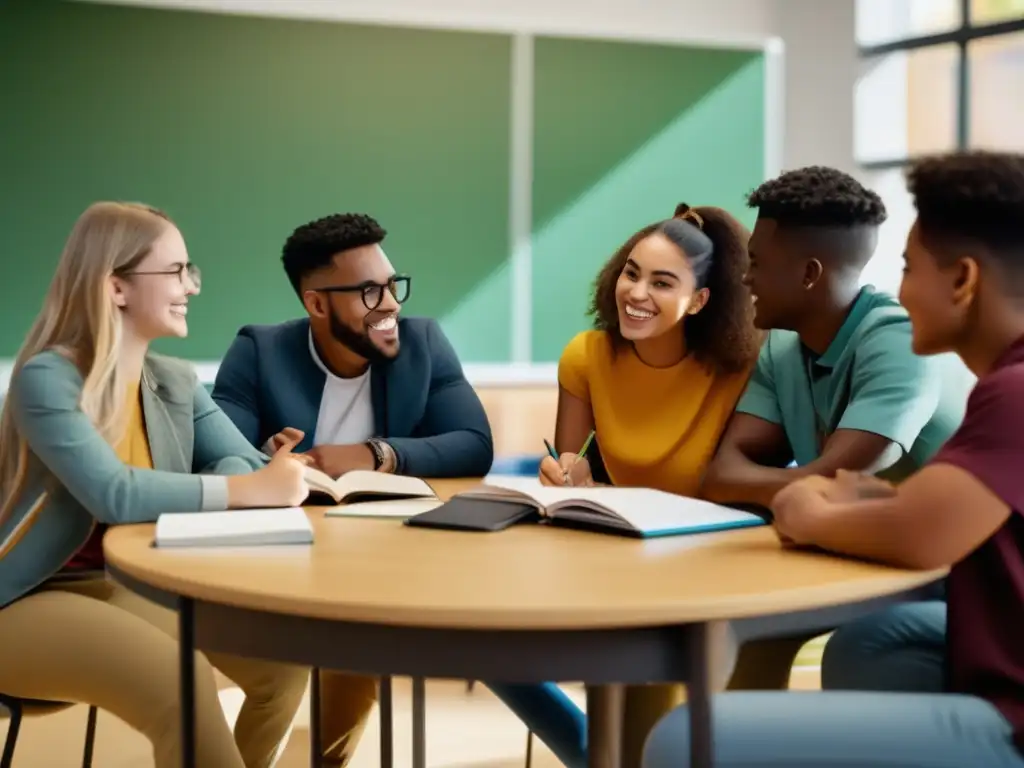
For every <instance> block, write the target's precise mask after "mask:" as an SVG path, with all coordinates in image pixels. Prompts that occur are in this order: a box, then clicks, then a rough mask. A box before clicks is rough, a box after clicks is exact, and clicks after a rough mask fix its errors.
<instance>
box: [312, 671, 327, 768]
mask: <svg viewBox="0 0 1024 768" xmlns="http://www.w3.org/2000/svg"><path fill="white" fill-rule="evenodd" d="M322 727H323V722H322V720H321V719H320V667H313V669H312V670H310V673H309V765H310V768H321V765H322V764H323V756H324V755H323V752H324V741H323V738H321V728H322Z"/></svg>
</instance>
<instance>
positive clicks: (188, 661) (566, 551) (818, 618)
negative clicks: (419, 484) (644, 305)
mask: <svg viewBox="0 0 1024 768" xmlns="http://www.w3.org/2000/svg"><path fill="white" fill-rule="evenodd" d="M477 482H479V481H474V480H448V481H444V480H437V481H431V484H432V486H433V487H434V489H435V491H436V492H437V493H438V495H439V496H440V497H441V498H447V497H449V496H451V495H452V494H453V493H456V492H458V491H459V490H463V489H465V488H467V487H470V486H471V485H473V484H475V483H477ZM309 515H310V518H311V520H312V522H313V527H314V531H315V543H314V544H313V545H312V546H309V547H298V548H293V547H267V548H266V549H263V550H259V549H254V548H248V549H239V550H236V551H234V552H232V551H227V550H201V549H189V550H184V549H183V550H177V551H176V550H168V549H156V548H154V547H153V526H152V525H133V526H118V527H115V528H112V529H111V530H110V531H109V532H108V533H107V535H106V537H105V539H104V551H105V554H106V560H107V564H108V569H109V570H110V571H111V573H112V575H113V577H114V578H116V579H117V580H118V581H120V582H122V583H123V584H125V585H126V586H127V587H129V588H131V589H133V590H135V591H137V592H139V593H140V594H142V595H144V596H146V597H148V598H150V599H152V600H155V601H156V602H159V603H161V604H163V605H166V606H169V607H172V608H175V609H177V610H178V611H179V613H180V627H181V646H182V683H183V701H184V702H191V701H192V698H191V695H192V683H193V680H192V677H193V675H194V668H193V663H194V662H193V658H194V657H193V650H194V648H195V647H199V648H201V649H203V650H208V651H218V652H227V653H236V654H240V655H244V656H253V657H257V658H268V659H276V660H279V661H288V662H294V663H300V664H305V665H309V666H317V667H326V668H331V669H344V670H348V671H352V672H361V673H367V674H375V675H382V676H386V675H410V676H412V677H420V678H422V677H435V678H440V677H450V678H460V679H475V680H484V681H487V680H494V681H501V682H513V683H514V682H543V681H560V680H561V681H566V680H575V681H583V682H585V683H587V684H588V713H589V717H588V722H589V729H590V734H589V761H590V765H591V766H614V765H618V751H619V736H620V726H621V722H620V720H621V695H620V694H621V689H620V688H619V687H618V686H620V685H621V684H625V683H643V682H685V683H687V685H688V691H687V699H688V702H689V706H690V713H691V719H692V723H691V725H692V729H693V730H692V734H693V738H692V741H693V754H692V758H691V761H692V762H691V764H692V765H693V766H710V765H711V730H710V702H709V693H710V690H709V689H710V684H709V666H710V661H709V660H710V657H711V651H712V650H713V648H712V646H713V638H715V637H718V636H719V635H718V632H717V630H719V629H721V628H722V627H724V626H725V623H726V622H728V625H729V626H730V627H731V628H732V631H733V632H734V633H735V635H736V638H737V640H739V641H741V642H742V641H747V640H752V639H758V638H767V637H780V636H787V635H794V634H798V633H807V632H817V631H821V632H827V631H829V630H830V629H832V628H834V627H836V626H838V625H839V624H841V623H843V622H845V621H849V620H850V619H853V618H856V617H858V616H862V615H864V614H867V613H869V612H872V611H875V610H878V609H880V608H882V607H884V606H885V605H887V604H890V603H893V602H896V601H900V600H907V599H914V598H916V597H918V596H920V595H922V594H924V591H925V590H926V589H927V587H928V586H929V585H931V584H933V583H934V582H935V581H937V580H939V579H941V578H942V577H943V576H944V573H945V572H944V571H939V572H934V571H933V572H912V571H903V570H899V569H894V568H888V567H882V566H877V565H871V564H867V563H863V562H857V561H853V560H846V559H841V558H837V557H832V556H829V555H825V554H821V553H815V552H808V551H800V550H793V549H783V548H782V547H781V546H780V545H779V543H778V540H777V539H776V537H775V536H774V534H773V532H772V530H771V529H770V528H767V527H766V528H757V529H744V530H739V531H729V532H723V533H717V534H706V535H699V536H679V537H668V538H662V539H657V540H649V541H639V540H634V539H629V538H625V537H618V536H612V535H602V534H596V533H587V532H579V531H573V530H566V529H559V528H553V527H549V526H542V525H524V526H519V527H513V528H511V529H508V530H506V531H502V532H499V533H456V532H450V531H440V530H430V529H423V528H413V527H409V526H405V525H402V524H401V522H400V521H398V520H382V519H366V518H343V517H325V516H324V514H323V509H322V508H321V509H317V508H310V509H309ZM183 709H184V707H183ZM185 721H186V722H187V721H188V718H187V717H186V718H185ZM414 726H415V722H414ZM415 731H419V733H418V738H420V739H422V728H418V729H417V728H415V727H414V732H415ZM185 735H186V736H187V737H188V738H187V739H186V747H187V748H186V750H185V752H186V765H191V763H188V757H189V755H191V748H192V743H191V739H192V738H193V736H194V732H192V729H191V727H189V726H187V725H186V727H185ZM414 736H416V734H415V733H414ZM413 752H414V763H415V766H414V768H421V767H422V761H423V760H424V755H423V745H422V743H420V744H419V745H418V746H417V745H415V744H414V750H413Z"/></svg>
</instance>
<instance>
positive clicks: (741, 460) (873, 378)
mask: <svg viewBox="0 0 1024 768" xmlns="http://www.w3.org/2000/svg"><path fill="white" fill-rule="evenodd" d="M748 204H749V205H750V206H751V207H752V208H756V209H757V210H758V218H757V222H756V224H755V226H754V230H753V233H752V235H751V238H750V245H749V251H750V268H749V272H748V275H747V283H748V285H749V286H750V289H751V293H752V294H753V299H754V302H755V318H754V322H755V324H756V325H757V326H758V327H759V328H762V329H764V330H767V331H769V333H768V337H767V339H766V340H765V342H764V345H763V346H762V349H761V356H760V358H759V360H758V363H757V367H756V369H755V371H754V373H753V374H752V376H751V379H750V382H749V384H748V387H747V391H746V392H745V394H744V395H743V397H742V399H741V400H740V403H739V405H738V406H737V409H736V414H735V416H734V417H733V419H732V421H731V423H730V425H729V428H728V430H727V431H726V434H725V435H724V437H723V438H722V442H721V445H720V446H719V449H718V452H717V454H716V456H715V458H714V460H713V461H712V463H711V465H710V466H709V468H708V472H707V476H706V478H705V480H704V487H703V492H704V495H705V496H706V497H707V498H709V499H712V500H715V501H720V502H726V503H750V504H757V505H761V506H768V505H769V504H770V503H771V500H772V497H773V496H774V495H775V494H776V493H777V492H778V491H779V490H781V489H782V488H783V487H784V486H786V485H787V484H789V483H791V482H792V481H794V480H796V479H798V478H800V477H803V476H806V475H811V474H815V475H825V476H832V475H834V474H835V472H836V470H839V469H845V470H853V471H858V472H864V473H870V474H875V475H878V476H880V477H883V478H885V479H888V480H891V481H894V482H895V481H898V480H900V479H902V478H903V477H906V476H907V475H909V474H910V473H911V472H913V471H914V470H916V469H917V468H919V467H921V466H922V465H923V464H924V463H925V462H926V461H927V460H928V459H930V458H931V456H933V455H934V454H935V453H936V452H937V451H938V449H939V448H940V447H941V445H942V444H943V443H944V442H945V441H946V439H947V438H949V437H950V435H952V434H953V432H954V431H955V430H956V428H957V427H958V426H959V423H960V420H961V418H962V417H963V410H964V402H963V397H962V395H959V394H958V393H957V391H956V389H955V388H953V387H951V386H950V385H949V384H950V380H951V377H950V375H949V373H950V369H948V368H946V366H949V365H951V364H952V361H951V360H949V359H948V358H946V359H940V358H929V357H919V356H917V355H915V354H914V353H913V351H912V350H911V329H910V321H909V318H908V317H907V313H906V311H905V310H904V309H903V308H902V307H901V306H900V305H899V303H898V302H897V301H896V299H895V298H893V297H891V296H888V295H886V294H884V293H880V292H878V291H876V290H875V289H874V288H873V287H871V286H865V287H861V284H860V277H861V272H862V271H863V269H864V267H865V266H866V265H867V263H868V261H869V259H870V258H871V256H872V254H873V253H874V250H875V246H876V244H877V242H878V228H879V225H881V224H882V222H883V221H885V218H886V212H885V206H884V205H883V203H882V201H881V199H880V198H879V197H878V195H876V194H875V193H874V192H872V191H870V190H868V189H865V188H864V187H863V186H861V184H860V183H858V182H857V181H856V180H855V179H853V178H852V177H851V176H848V175H847V174H845V173H842V172H840V171H837V170H835V169H832V168H824V167H820V166H813V167H809V168H802V169H799V170H795V171H790V172H788V173H785V174H783V175H782V176H780V177H778V178H776V179H773V180H771V181H768V182H766V183H764V184H762V185H761V187H759V188H758V189H757V190H755V191H754V192H753V193H752V194H751V195H750V198H749V200H748ZM794 462H795V466H794V465H793V464H794ZM921 618H922V617H921V616H918V615H917V614H915V615H914V617H913V619H914V620H915V621H916V620H921ZM926 618H927V619H928V620H929V621H930V620H931V615H930V614H929V616H928V617H926ZM933 623H934V624H935V631H936V638H935V639H936V643H937V644H940V643H941V642H942V636H941V635H942V631H944V622H943V624H942V626H941V627H940V626H939V625H938V623H935V622H933ZM809 639H810V638H809V637H799V638H792V639H785V640H779V641H772V642H764V643H755V644H750V645H747V646H744V647H743V649H742V650H741V651H740V654H739V658H738V660H737V664H736V668H735V670H734V673H733V677H732V680H731V681H730V688H748V689H749V688H784V687H786V685H787V682H788V679H789V672H790V667H791V666H792V662H793V659H794V658H795V656H796V654H797V652H798V651H799V649H800V647H801V646H802V645H803V644H804V643H805V642H806V641H807V640H809Z"/></svg>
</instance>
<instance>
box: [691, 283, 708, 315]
mask: <svg viewBox="0 0 1024 768" xmlns="http://www.w3.org/2000/svg"><path fill="white" fill-rule="evenodd" d="M710 298H711V291H710V290H709V289H707V288H701V289H700V290H699V291H697V292H696V293H695V294H693V297H692V298H691V299H690V306H688V307H687V308H686V314H688V315H696V314H697V313H698V312H700V311H701V310H702V309H704V307H706V306H707V305H708V300H709V299H710Z"/></svg>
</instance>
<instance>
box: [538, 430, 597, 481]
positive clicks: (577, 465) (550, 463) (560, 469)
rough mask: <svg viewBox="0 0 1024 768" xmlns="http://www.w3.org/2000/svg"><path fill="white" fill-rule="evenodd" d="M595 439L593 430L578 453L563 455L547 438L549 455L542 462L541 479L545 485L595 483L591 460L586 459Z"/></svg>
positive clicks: (545, 444) (546, 445)
mask: <svg viewBox="0 0 1024 768" xmlns="http://www.w3.org/2000/svg"><path fill="white" fill-rule="evenodd" d="M593 439H594V432H593V430H591V432H590V435H589V436H588V437H587V439H586V442H584V443H583V447H582V448H580V450H579V452H577V453H568V452H567V453H563V454H562V455H561V456H559V455H558V453H557V452H556V451H555V449H554V447H553V446H552V445H551V443H549V442H548V441H547V440H545V441H544V446H545V447H546V448H547V451H548V455H547V456H545V457H544V458H543V459H542V460H541V463H540V481H541V483H542V484H543V485H556V486H558V485H561V486H567V487H577V488H579V487H589V486H592V485H594V478H593V477H592V475H591V473H590V462H588V461H587V459H586V453H587V450H588V449H589V448H590V443H591V441H593Z"/></svg>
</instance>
